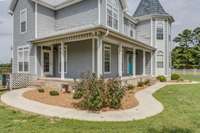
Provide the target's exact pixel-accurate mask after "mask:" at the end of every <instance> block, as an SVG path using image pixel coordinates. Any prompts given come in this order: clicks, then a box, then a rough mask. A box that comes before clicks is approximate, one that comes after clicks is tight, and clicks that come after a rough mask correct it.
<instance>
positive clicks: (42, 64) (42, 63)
mask: <svg viewBox="0 0 200 133" xmlns="http://www.w3.org/2000/svg"><path fill="white" fill-rule="evenodd" d="M40 49H41V50H40V52H41V53H40V54H41V55H40V57H41V58H40V61H41V62H40V70H41V72H40V73H41V77H44V55H43V54H44V53H43V46H40Z"/></svg>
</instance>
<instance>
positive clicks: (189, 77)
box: [180, 74, 200, 81]
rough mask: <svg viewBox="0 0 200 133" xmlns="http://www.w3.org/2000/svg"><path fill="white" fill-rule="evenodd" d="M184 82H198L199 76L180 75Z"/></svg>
mask: <svg viewBox="0 0 200 133" xmlns="http://www.w3.org/2000/svg"><path fill="white" fill-rule="evenodd" d="M180 75H181V77H182V78H183V79H185V80H191V81H200V74H195V75H194V74H180Z"/></svg>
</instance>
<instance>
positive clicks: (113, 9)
mask: <svg viewBox="0 0 200 133" xmlns="http://www.w3.org/2000/svg"><path fill="white" fill-rule="evenodd" d="M111 1H112V3H113V1H116V2H117V0H111ZM108 5H109V6H111V8H112V9H111V11H112V26H109V25H108V11H107V10H108ZM115 10H116V11H117V12H115ZM114 13H116V14H117V21H118V23H117V25H118V26H117V29H116V28H114ZM119 16H120V12H119V4H118V2H117V7H113V4H112V5H110V4H109V2H108V0H106V25H107V26H108V27H109V28H112V29H113V30H116V31H119V27H120V26H119V24H120V23H119Z"/></svg>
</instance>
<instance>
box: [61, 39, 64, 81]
mask: <svg viewBox="0 0 200 133" xmlns="http://www.w3.org/2000/svg"><path fill="white" fill-rule="evenodd" d="M61 79H62V80H64V79H65V58H64V42H61Z"/></svg>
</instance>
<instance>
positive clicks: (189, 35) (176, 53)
mask: <svg viewBox="0 0 200 133" xmlns="http://www.w3.org/2000/svg"><path fill="white" fill-rule="evenodd" d="M174 42H175V43H176V44H177V46H176V47H175V48H174V49H173V51H172V66H173V67H174V68H178V69H182V68H186V69H187V68H200V27H197V28H196V29H194V30H193V31H192V30H189V29H186V30H184V31H183V32H182V33H180V34H178V36H177V37H176V38H175V39H174Z"/></svg>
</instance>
